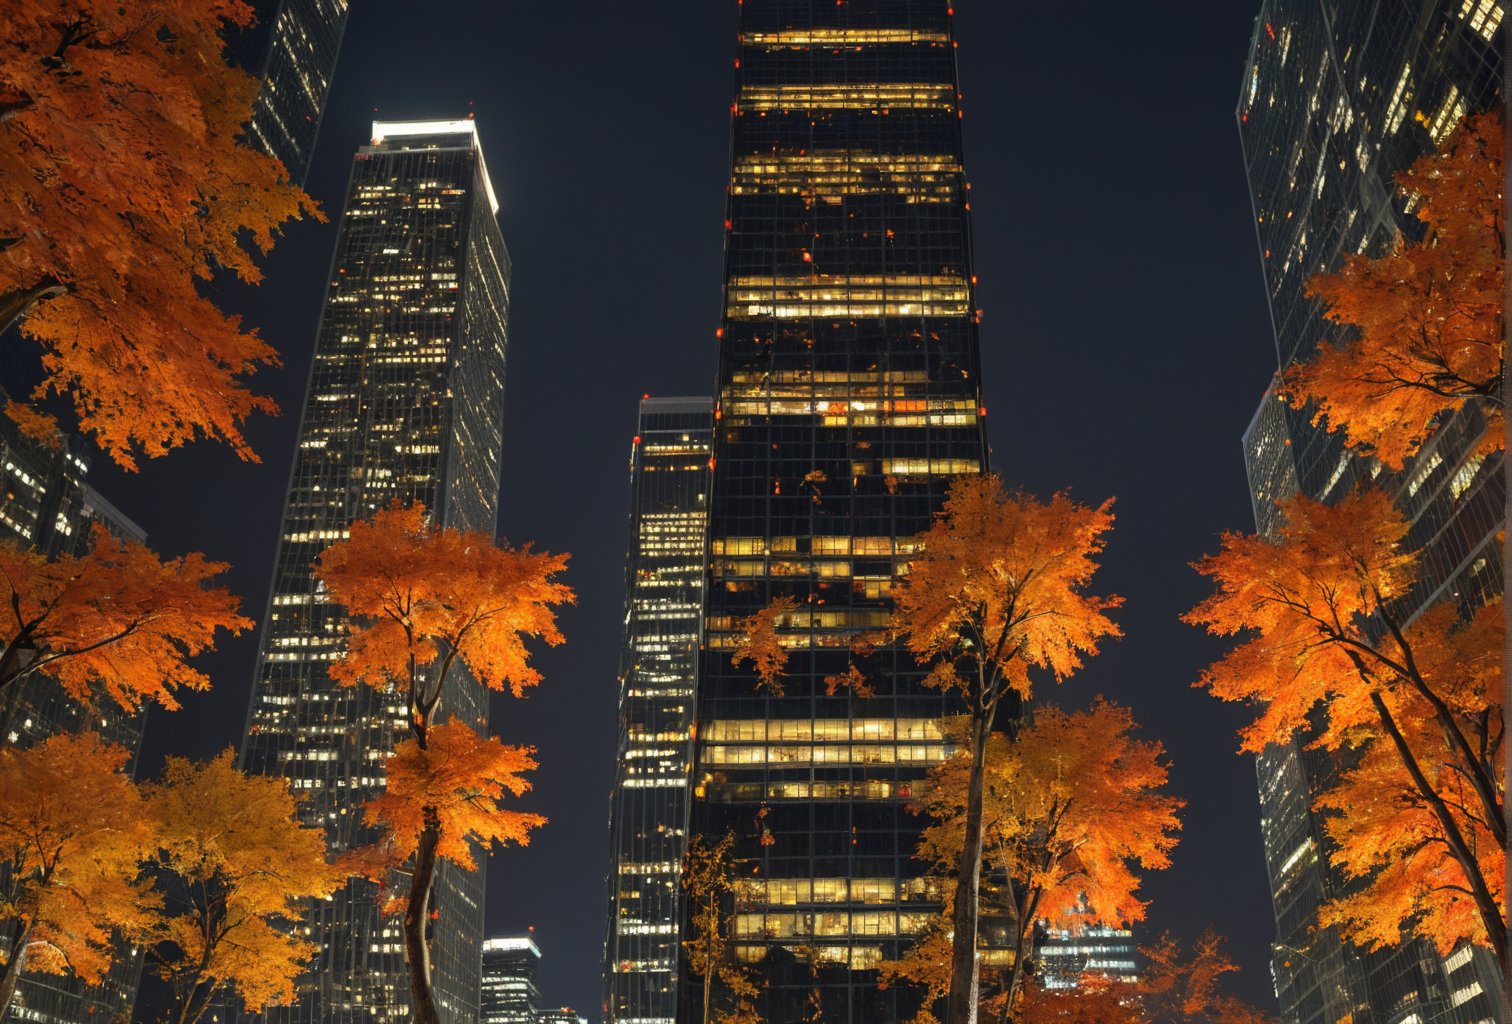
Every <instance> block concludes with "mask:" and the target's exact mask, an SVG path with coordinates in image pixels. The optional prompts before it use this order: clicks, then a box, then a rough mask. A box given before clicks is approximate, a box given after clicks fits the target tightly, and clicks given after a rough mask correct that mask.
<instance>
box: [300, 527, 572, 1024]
mask: <svg viewBox="0 0 1512 1024" xmlns="http://www.w3.org/2000/svg"><path fill="white" fill-rule="evenodd" d="M566 565H567V556H566V555H549V554H541V553H537V552H533V551H531V550H530V549H529V548H522V549H513V548H508V547H499V546H496V545H495V544H494V542H493V538H492V537H491V536H489V535H487V534H484V533H471V532H466V531H461V530H453V529H444V528H438V527H436V526H434V525H432V524H431V523H429V522H428V520H427V517H426V512H425V508H424V506H421V505H418V504H417V505H412V506H410V507H408V508H404V507H401V506H400V505H398V504H397V503H396V504H394V505H390V506H389V507H388V508H387V509H385V510H383V511H381V512H379V513H377V514H376V515H375V516H373V518H372V519H370V520H367V521H363V522H358V523H354V524H352V528H351V531H350V535H349V537H348V538H347V539H346V540H343V541H338V542H337V543H335V544H332V545H331V546H330V547H328V548H327V549H326V550H325V551H324V552H323V553H322V554H321V556H320V558H319V560H318V562H317V563H316V567H315V571H316V575H317V577H318V578H319V579H320V581H321V582H322V584H323V585H324V586H325V588H326V592H327V593H328V594H329V595H330V598H331V600H333V601H335V602H336V603H338V604H341V605H343V606H345V608H346V610H347V613H348V614H349V615H350V616H351V621H350V625H349V627H348V632H347V639H346V650H345V651H344V652H343V654H342V657H341V658H340V659H339V660H338V661H336V662H335V663H334V664H333V665H332V666H331V669H330V674H331V678H332V679H334V680H336V681H337V682H339V683H341V684H342V685H347V686H356V685H367V686H372V687H375V688H377V689H380V690H387V689H389V688H390V687H392V688H393V689H394V690H396V691H397V692H398V693H399V695H400V697H401V699H402V700H403V701H404V704H405V707H406V709H407V720H408V723H409V729H410V733H411V739H410V740H408V741H406V742H405V743H403V744H400V746H399V748H398V750H397V751H396V752H395V755H394V757H393V759H391V760H390V762H389V769H388V771H389V792H388V794H387V795H386V796H384V797H380V798H378V800H376V801H374V802H373V803H372V804H370V805H369V816H370V817H371V818H372V819H373V820H375V821H378V822H380V823H382V824H383V825H384V827H385V828H386V829H387V831H388V833H389V835H390V836H391V837H393V841H394V842H395V843H396V844H397V848H398V849H399V850H400V851H401V856H407V855H409V854H410V853H413V855H414V865H413V870H412V874H411V882H410V889H409V894H408V897H407V901H406V905H405V910H404V935H405V945H406V950H407V952H408V954H409V964H410V985H411V992H412V996H413V998H414V1001H415V1013H416V1018H415V1019H416V1020H417V1021H419V1022H420V1024H435V1021H436V1019H437V1018H436V1009H435V1003H434V999H433V996H432V993H431V988H430V954H429V947H428V945H427V943H426V941H425V920H426V914H427V911H428V909H429V905H430V892H431V883H432V881H433V880H434V876H435V868H436V860H437V858H438V857H441V858H444V859H448V860H452V861H454V862H456V863H471V858H470V855H467V854H466V845H467V839H466V837H467V836H481V837H483V838H485V839H497V840H499V841H504V840H506V839H507V840H513V841H517V842H521V843H523V842H525V841H526V836H527V834H528V830H529V829H530V828H533V827H535V825H537V824H540V823H541V822H542V821H544V819H541V818H538V817H537V816H535V815H514V816H513V817H511V816H510V815H513V812H509V813H508V814H505V812H497V813H499V814H501V815H503V817H502V818H501V821H503V822H505V823H506V824H507V825H508V827H507V829H506V831H504V832H500V833H498V834H497V835H496V834H494V833H492V832H490V831H489V829H490V828H492V827H494V826H490V825H488V824H487V823H486V822H484V821H482V820H480V819H479V820H475V819H474V818H472V817H469V812H471V811H480V812H488V813H493V812H491V811H489V809H490V808H493V807H494V806H495V804H496V799H497V796H498V795H502V793H503V792H505V791H509V792H513V793H516V794H518V793H519V792H522V791H523V788H524V786H525V783H524V782H523V779H522V778H521V773H522V772H524V771H525V770H526V769H528V768H533V767H534V766H535V762H534V760H533V759H532V758H531V757H530V756H529V754H530V752H529V751H526V750H523V749H522V748H517V747H503V746H501V745H499V744H498V743H497V742H496V741H493V740H491V739H489V740H485V739H483V738H481V737H478V736H477V735H476V734H474V733H473V732H472V728H471V726H470V725H468V724H467V723H457V722H453V723H448V726H447V728H446V729H445V731H444V732H443V729H442V726H439V725H436V724H434V723H435V720H436V714H437V711H438V709H439V708H440V706H441V701H442V697H443V695H444V694H445V693H446V691H447V689H448V685H447V684H448V681H449V680H451V679H453V678H454V676H455V675H456V673H458V672H459V671H462V670H463V669H464V667H465V669H466V671H468V672H469V673H471V675H472V677H473V678H475V679H477V680H479V681H480V682H482V683H483V684H484V685H485V686H487V687H489V688H490V689H493V690H505V689H508V690H509V691H510V692H512V693H513V694H514V695H515V696H517V697H518V696H521V695H522V694H523V693H524V691H525V689H526V688H528V687H533V686H535V685H537V684H538V683H539V682H540V678H541V676H540V673H539V672H538V671H537V670H536V669H535V668H533V667H532V666H531V665H530V663H529V651H528V649H527V647H526V641H527V640H530V639H537V640H541V641H543V642H545V643H547V644H551V645H555V644H559V643H561V642H562V635H561V633H560V631H559V630H558V629H557V625H556V615H555V612H554V611H553V609H554V608H555V607H556V606H558V605H561V604H565V603H569V602H571V601H572V600H573V594H572V591H571V589H570V588H568V587H567V586H566V584H564V583H561V582H559V581H558V580H557V579H556V576H557V574H558V573H560V572H562V571H563V570H564V569H565V568H566ZM452 685H456V684H455V683H453V684H452ZM433 732H434V733H436V734H437V738H438V739H439V738H440V737H441V736H443V735H444V737H445V745H444V746H443V745H435V749H432V747H433V744H432V733H433ZM464 732H465V733H467V734H469V736H470V737H471V738H469V737H468V736H463V735H462V733H464ZM464 771H471V772H474V773H475V774H474V775H473V776H472V777H471V778H468V777H466V776H464V775H462V774H459V773H461V772H464ZM427 780H430V781H429V782H427ZM396 785H398V786H399V787H400V788H399V789H398V790H396V789H395V786H396ZM489 794H495V795H492V796H491V795H489ZM432 797H433V800H431V798H432ZM428 800H429V801H431V802H427V801H428ZM411 812H413V813H411ZM498 827H500V828H503V827H505V826H504V825H500V826H498ZM458 829H465V831H458ZM412 836H413V838H414V843H413V845H411V844H410V838H411V837H412ZM464 856H466V857H467V860H465V861H464V860H463V859H462V858H463V857H464Z"/></svg>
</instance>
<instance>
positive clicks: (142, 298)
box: [0, 0, 320, 469]
mask: <svg viewBox="0 0 1512 1024" xmlns="http://www.w3.org/2000/svg"><path fill="white" fill-rule="evenodd" d="M251 19H252V8H251V6H250V5H249V4H247V3H244V2H241V0H155V2H154V3H151V4H121V3H116V2H113V0H72V2H70V3H68V4H66V5H60V4H56V3H44V2H39V0H24V2H22V3H18V4H13V5H11V6H10V9H9V10H8V11H7V19H6V20H7V24H6V32H5V33H4V36H3V38H0V239H3V240H4V242H3V244H0V309H3V312H4V316H3V318H0V326H7V325H8V324H9V323H10V321H11V319H12V318H13V317H14V316H15V315H16V314H17V313H22V312H26V311H27V309H28V308H30V313H29V315H27V317H26V320H25V322H24V324H23V327H22V330H23V333H24V334H25V335H26V336H27V337H29V338H31V339H32V340H34V341H36V342H37V343H38V345H39V346H40V348H41V361H42V368H43V371H44V374H45V376H44V379H43V381H42V383H41V384H40V385H39V387H38V388H37V391H36V397H41V396H43V395H46V394H49V393H56V394H60V395H63V394H66V395H67V396H69V398H70V399H71V400H72V402H73V406H74V411H75V413H76V414H77V416H78V420H79V425H80V427H81V428H82V429H83V430H84V431H86V432H88V433H91V434H93V435H94V436H95V438H96V440H97V441H98V443H99V444H100V446H101V447H102V448H104V449H105V450H106V451H107V452H108V453H109V454H110V456H111V457H112V458H113V459H115V461H116V462H117V463H119V464H120V465H122V466H123V467H126V468H128V469H134V468H136V465H137V463H136V459H137V457H139V456H141V455H146V456H148V457H156V456H160V455H163V454H166V453H167V452H168V451H169V450H171V449H173V448H176V447H178V446H180V445H182V444H184V443H185V442H187V441H190V440H193V439H194V438H196V437H198V436H205V437H210V438H216V439H220V440H223V441H225V442H226V443H227V444H229V445H230V446H231V447H232V449H233V450H234V451H235V452H236V453H237V454H238V455H240V456H241V457H242V458H244V459H253V460H255V458H256V456H255V455H254V453H253V451H252V449H251V447H250V445H249V444H248V442H247V439H246V438H245V436H244V435H243V434H242V425H243V423H244V421H245V419H246V418H247V417H248V416H249V415H250V414H251V413H253V412H264V413H273V412H276V411H277V408H276V406H275V405H274V403H273V401H272V400H271V399H269V398H267V397H265V396H262V395H258V394H255V393H253V392H252V391H251V390H250V389H249V387H248V385H247V381H246V378H247V377H248V376H249V375H250V374H252V373H253V372H254V371H256V370H257V369H258V368H259V367H262V366H273V365H277V363H278V358H277V355H276V353H275V352H274V351H273V349H272V348H270V347H269V346H268V345H267V344H266V343H265V342H264V341H262V340H261V339H260V338H258V337H257V335H256V333H255V332H252V331H248V330H245V329H244V328H243V327H242V325H241V323H240V321H239V318H237V317H235V316H229V315H227V314H225V313H223V312H222V311H221V310H220V309H218V308H217V307H216V305H215V304H214V303H213V302H212V301H210V300H209V299H208V298H206V297H205V296H204V295H203V294H202V293H201V291H200V289H199V288H198V287H197V282H205V281H209V280H210V279H211V278H212V276H213V275H214V274H216V273H217V272H220V271H229V272H231V273H233V274H235V275H236V276H237V277H239V278H240V279H242V280H243V281H247V282H249V283H255V282H257V281H258V279H259V277H260V273H259V270H258V268H257V264H256V262H255V259H254V256H253V250H257V251H260V252H264V253H265V252H266V251H267V250H268V248H269V247H270V246H271V245H272V244H273V240H274V236H275V235H276V234H277V232H278V230H279V228H280V226H281V225H283V224H284V223H285V222H287V221H289V220H291V219H296V218H299V217H303V216H314V217H317V218H319V217H320V214H319V212H318V211H317V210H316V208H315V206H314V204H313V202H312V201H311V200H310V198H309V197H308V196H307V195H305V194H304V193H303V192H302V191H300V190H299V189H298V188H296V187H294V186H293V185H291V184H289V182H288V180H287V175H286V173H285V171H284V169H283V167H282V166H281V165H280V164H279V163H278V162H277V161H276V160H274V159H273V158H271V157H269V156H266V155H264V154H263V153H262V152H260V151H259V150H257V149H254V148H252V146H250V145H249V144H247V143H246V142H245V141H244V140H243V139H242V138H241V136H242V126H243V125H244V124H245V123H246V122H247V121H248V120H249V118H250V116H251V111H252V101H253V98H254V96H255V95H256V92H257V88H258V83H257V80H256V79H255V78H254V77H253V76H252V75H249V74H247V73H246V72H243V71H240V70H237V69H235V68H232V67H230V66H229V65H228V64H227V63H226V61H225V58H224V56H223V49H224V41H223V39H222V35H221V33H222V31H223V30H224V29H226V28H228V27H231V26H244V25H247V24H250V22H251ZM32 303H35V305H33V304H32Z"/></svg>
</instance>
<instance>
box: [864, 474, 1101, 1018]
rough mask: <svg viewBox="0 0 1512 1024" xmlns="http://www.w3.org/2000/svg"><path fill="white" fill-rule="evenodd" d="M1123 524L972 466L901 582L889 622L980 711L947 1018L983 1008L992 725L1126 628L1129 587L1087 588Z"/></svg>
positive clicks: (935, 679) (968, 747)
mask: <svg viewBox="0 0 1512 1024" xmlns="http://www.w3.org/2000/svg"><path fill="white" fill-rule="evenodd" d="M1112 526H1113V513H1112V511H1111V508H1110V503H1109V502H1104V503H1103V504H1102V505H1100V506H1098V507H1096V508H1090V507H1087V506H1084V505H1080V504H1078V503H1076V502H1074V501H1072V500H1071V499H1070V498H1069V497H1068V496H1067V495H1065V494H1063V493H1062V494H1057V495H1055V497H1053V498H1052V499H1051V500H1050V501H1048V502H1041V501H1039V500H1038V499H1036V498H1034V497H1033V496H1031V495H1027V494H1021V493H1005V491H1004V490H1003V485H1002V482H1001V481H1000V480H999V479H998V478H997V477H996V476H992V475H984V476H967V477H962V478H960V479H959V480H957V481H956V483H955V484H954V485H953V486H952V487H951V489H950V493H949V495H948V496H947V498H946V500H945V505H944V508H943V509H942V510H941V512H940V514H939V516H938V517H937V518H936V520H935V522H934V524H933V525H932V526H931V527H930V528H929V529H928V530H926V531H925V532H924V533H922V534H920V535H919V537H918V548H917V553H916V554H915V555H914V556H913V558H912V559H911V560H910V562H909V569H908V573H907V574H906V575H904V576H903V577H902V578H901V579H900V580H899V582H898V584H897V585H896V586H895V588H894V602H895V604H894V611H893V615H892V617H891V621H890V626H889V629H890V631H891V632H892V633H893V635H895V636H899V637H901V638H903V639H904V641H905V642H906V644H907V646H908V649H909V650H910V651H911V652H912V653H913V655H914V657H915V658H917V659H918V661H919V663H920V664H922V665H930V666H931V669H930V673H929V676H928V677H927V679H926V680H925V682H926V685H929V686H931V687H934V688H937V689H941V690H945V691H947V692H950V693H953V694H955V695H957V696H958V697H959V698H960V700H961V702H962V704H964V706H965V708H966V711H967V715H968V721H969V725H968V728H967V732H966V736H965V752H966V754H967V756H968V757H969V759H970V760H969V764H970V772H969V776H968V778H967V779H966V785H965V796H966V799H965V802H964V805H963V809H962V814H961V818H960V822H961V835H962V842H961V845H960V847H959V858H958V860H957V862H956V872H955V874H956V877H957V878H958V879H959V880H960V882H959V888H958V889H957V892H956V899H955V905H954V916H953V920H952V922H951V934H952V936H953V937H952V950H951V985H950V993H949V996H948V1001H947V1007H946V1018H945V1019H946V1024H968V1022H974V1021H975V1020H976V1014H977V1000H978V989H979V979H978V966H977V956H976V948H977V923H978V895H979V886H980V877H981V868H982V835H983V828H982V820H983V813H982V807H983V796H984V792H985V788H986V786H985V781H986V777H987V772H988V769H989V767H990V758H989V751H988V742H987V741H988V736H989V735H990V734H991V732H992V727H993V723H994V721H995V720H996V718H997V716H998V709H999V707H1000V706H1003V705H1004V702H1005V701H1008V700H1019V699H1027V698H1028V697H1029V694H1030V681H1029V671H1030V669H1031V668H1033V669H1039V670H1043V671H1047V672H1048V673H1050V675H1051V676H1052V677H1054V678H1055V679H1056V680H1062V679H1065V678H1066V677H1067V676H1069V675H1071V674H1072V673H1074V672H1075V671H1076V670H1077V669H1079V668H1080V667H1081V666H1082V659H1083V658H1084V657H1085V656H1087V655H1091V654H1095V653H1096V652H1097V648H1098V644H1099V643H1101V642H1102V641H1103V640H1105V639H1107V638H1110V637H1117V636H1118V635H1119V630H1118V627H1117V626H1116V625H1115V624H1114V623H1113V622H1112V620H1110V619H1109V618H1108V615H1107V613H1108V611H1109V610H1111V609H1113V608H1116V607H1118V605H1119V604H1120V603H1121V599H1120V598H1117V597H1098V596H1096V595H1092V594H1088V593H1086V588H1087V585H1088V583H1089V582H1090V580H1091V578H1092V575H1093V573H1094V572H1096V570H1097V556H1098V555H1099V554H1100V553H1101V552H1102V549H1103V544H1104V539H1103V538H1104V535H1105V534H1106V533H1107V532H1108V531H1109V530H1110V529H1112ZM1010 695H1012V696H1011V697H1010Z"/></svg>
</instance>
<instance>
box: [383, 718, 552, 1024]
mask: <svg viewBox="0 0 1512 1024" xmlns="http://www.w3.org/2000/svg"><path fill="white" fill-rule="evenodd" d="M534 755H535V750H534V748H531V747H515V746H505V745H504V744H502V743H500V742H499V741H498V739H497V738H495V737H493V736H479V735H478V733H477V732H476V731H474V730H473V728H472V726H470V725H468V724H467V723H466V722H460V721H455V720H453V721H448V722H442V723H440V724H438V725H434V726H431V728H430V730H429V733H428V735H427V737H426V742H425V744H424V745H422V744H421V742H420V740H419V739H418V738H411V739H407V740H405V741H404V742H402V743H400V744H399V746H398V747H397V748H396V749H395V751H394V755H393V756H392V757H391V758H389V759H388V761H387V763H386V770H387V772H388V786H387V788H386V789H385V791H384V792H383V793H382V794H381V795H380V796H377V797H375V798H374V799H372V800H370V801H369V802H368V804H367V806H366V808H365V810H364V819H365V820H366V821H367V823H368V824H369V825H373V826H375V827H377V828H379V829H381V830H382V831H383V834H384V837H385V838H384V840H383V842H382V844H381V845H380V847H379V848H378V850H377V851H375V852H368V853H367V854H366V855H365V856H364V857H360V858H359V860H361V859H365V860H366V861H367V863H368V864H369V865H371V867H372V868H376V869H377V870H374V871H372V874H371V877H372V878H373V879H374V880H375V881H379V882H383V881H385V880H386V879H387V878H388V877H390V875H391V872H392V870H393V869H395V868H398V867H400V866H401V865H403V864H405V863H406V862H409V863H410V865H411V868H410V870H411V876H410V884H409V891H408V893H407V894H405V895H404V896H403V897H400V898H399V899H397V900H396V901H395V903H396V904H399V905H402V909H403V914H404V948H405V955H406V958H407V959H408V961H409V965H410V993H411V998H413V999H414V1001H415V1011H414V1012H415V1017H414V1019H415V1020H416V1021H417V1022H430V1024H435V1022H436V1021H437V1020H438V1019H439V1018H438V1017H437V1015H436V1009H435V1003H434V997H433V995H432V993H431V988H430V944H429V943H428V942H427V941H426V938H425V925H426V920H427V917H428V914H429V906H430V891H431V886H432V884H433V883H434V881H435V873H436V864H437V862H438V861H441V860H445V861H450V862H451V863H453V864H455V865H457V866H458V867H460V868H463V869H464V870H467V871H473V870H476V869H477V866H478V865H477V862H476V861H475V860H474V858H473V852H472V845H471V844H474V843H477V844H480V845H482V846H484V847H485V848H487V847H502V846H505V845H507V844H509V843H516V844H518V845H520V846H525V845H528V844H529V842H530V832H531V830H532V829H535V828H538V827H540V826H541V825H544V824H545V823H546V819H545V818H544V817H542V816H541V815H539V814H530V813H527V812H523V811H516V810H512V809H509V808H506V807H505V806H503V802H504V799H505V797H506V795H513V796H520V795H521V794H523V793H525V792H526V791H527V790H529V789H530V783H529V782H528V781H527V780H526V779H525V773H526V772H528V771H530V770H531V769H533V768H535V767H536V761H535V756H534ZM375 854H376V855H375ZM370 870H371V869H370Z"/></svg>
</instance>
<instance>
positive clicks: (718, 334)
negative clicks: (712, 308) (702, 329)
mask: <svg viewBox="0 0 1512 1024" xmlns="http://www.w3.org/2000/svg"><path fill="white" fill-rule="evenodd" d="M714 337H716V338H723V337H724V328H723V327H716V328H714Z"/></svg>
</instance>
